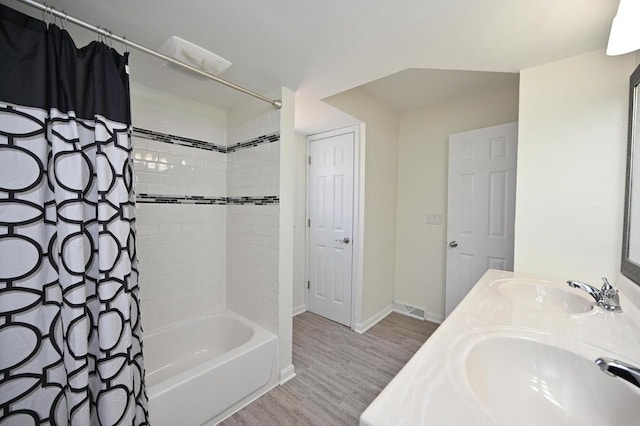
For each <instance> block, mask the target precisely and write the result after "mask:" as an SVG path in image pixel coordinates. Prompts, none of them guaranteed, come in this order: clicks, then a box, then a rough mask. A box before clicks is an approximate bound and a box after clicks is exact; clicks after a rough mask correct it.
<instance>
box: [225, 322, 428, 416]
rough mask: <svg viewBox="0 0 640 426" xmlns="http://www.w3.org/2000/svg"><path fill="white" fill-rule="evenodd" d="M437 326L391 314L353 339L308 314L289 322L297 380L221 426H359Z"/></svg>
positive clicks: (351, 333) (353, 334)
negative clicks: (375, 400)
mask: <svg viewBox="0 0 640 426" xmlns="http://www.w3.org/2000/svg"><path fill="white" fill-rule="evenodd" d="M437 326H438V325H437V324H434V323H431V322H428V321H419V320H416V319H413V318H409V317H407V316H404V315H400V314H398V313H395V312H394V313H392V314H390V315H389V316H387V317H386V318H385V319H383V320H382V321H380V322H379V323H378V324H376V325H375V326H374V327H372V328H371V329H369V330H368V331H367V332H366V333H364V334H357V333H356V332H354V331H352V330H351V329H349V328H347V327H345V326H343V325H340V324H337V323H335V322H333V321H330V320H328V319H326V318H323V317H321V316H318V315H315V314H312V313H310V312H305V313H303V314H301V315H298V316H296V317H294V319H293V365H294V366H295V369H296V377H295V378H293V379H292V380H290V381H288V382H287V383H285V384H284V385H282V386H278V387H276V388H274V389H272V390H271V391H269V392H268V393H267V394H265V395H263V396H262V397H260V398H259V399H257V400H256V401H254V402H253V403H251V404H250V405H248V406H247V407H245V408H243V409H242V410H240V411H238V412H237V413H235V414H234V415H233V416H231V417H229V418H228V419H227V420H225V421H223V422H222V423H221V425H223V426H238V425H250V426H253V425H260V426H263V425H264V426H269V425H278V426H279V425H296V426H298V425H322V426H328V425H357V424H358V420H359V417H360V414H361V413H362V412H363V411H364V409H365V408H366V407H367V406H368V405H369V404H370V403H371V402H372V401H373V400H374V399H375V397H376V396H377V395H378V394H379V393H380V391H382V389H383V388H384V387H385V386H386V385H387V383H389V382H390V381H391V379H392V378H393V377H394V376H395V375H396V374H397V373H398V371H400V369H401V368H402V366H404V364H406V362H407V361H408V360H409V358H411V356H412V355H413V354H414V353H415V352H416V351H417V350H418V349H419V348H420V346H422V344H423V343H424V342H425V341H426V340H427V338H428V337H429V336H430V335H431V334H432V333H433V332H434V331H435V329H436V328H437Z"/></svg>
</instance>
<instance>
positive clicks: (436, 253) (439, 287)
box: [394, 86, 518, 321]
mask: <svg viewBox="0 0 640 426" xmlns="http://www.w3.org/2000/svg"><path fill="white" fill-rule="evenodd" d="M517 120H518V87H517V86H514V87H513V88H511V89H503V90H500V91H496V92H492V93H487V94H484V95H481V96H476V97H471V98H467V99H462V100H457V101H455V102H451V103H447V104H441V105H437V106H434V107H429V108H425V109H420V110H416V111H410V112H407V113H404V114H402V115H401V116H400V125H399V136H398V192H397V213H396V236H395V238H396V240H395V241H396V243H395V246H396V249H395V276H394V282H395V292H394V295H395V296H394V300H395V301H396V302H398V303H403V304H406V305H410V306H414V307H418V308H421V309H424V310H425V312H426V314H427V318H428V319H431V320H435V321H438V320H442V319H443V318H444V296H445V278H446V272H445V271H446V255H447V244H446V236H447V221H446V219H447V170H448V155H449V154H448V153H449V148H448V147H449V135H450V134H452V133H458V132H464V131H468V130H473V129H478V128H482V127H489V126H493V125H498V124H503V123H509V122H513V121H517ZM427 213H434V214H440V215H442V225H426V224H425V215H426V214H427Z"/></svg>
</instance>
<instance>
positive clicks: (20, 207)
mask: <svg viewBox="0 0 640 426" xmlns="http://www.w3.org/2000/svg"><path fill="white" fill-rule="evenodd" d="M127 59H128V58H127V55H124V56H122V55H120V54H118V53H117V52H116V51H115V50H114V49H112V48H110V47H108V46H107V45H105V44H103V43H99V42H93V43H91V44H89V45H88V46H86V47H84V48H81V49H78V48H76V46H75V44H74V42H73V40H72V39H71V37H70V36H69V34H68V33H67V32H66V31H64V30H61V29H60V28H58V27H57V26H55V25H48V26H47V25H46V24H45V23H44V22H42V21H40V20H37V19H34V18H31V17H28V16H26V15H23V14H21V13H19V12H16V11H14V10H12V9H10V8H8V7H5V6H2V5H0V423H2V425H3V426H4V425H38V424H51V425H66V424H71V425H115V424H118V425H132V424H135V425H141V424H148V411H147V397H146V392H145V387H144V366H143V361H142V329H141V324H140V312H139V305H140V304H139V298H138V290H139V289H138V270H137V260H136V251H135V247H136V244H135V235H136V234H135V198H134V193H133V176H132V160H131V140H130V136H129V128H130V124H131V119H130V111H129V83H128V75H127Z"/></svg>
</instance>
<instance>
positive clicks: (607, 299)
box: [567, 277, 622, 312]
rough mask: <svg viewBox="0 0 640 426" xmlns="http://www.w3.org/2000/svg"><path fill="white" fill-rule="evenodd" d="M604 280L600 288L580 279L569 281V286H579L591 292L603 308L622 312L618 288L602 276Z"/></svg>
mask: <svg viewBox="0 0 640 426" xmlns="http://www.w3.org/2000/svg"><path fill="white" fill-rule="evenodd" d="M602 281H603V284H602V288H601V289H600V290H598V289H597V288H595V287H592V286H590V285H589V284H585V283H583V282H580V281H567V284H569V287H574V288H579V289H581V290H584V291H586V292H587V293H589V294H590V295H591V297H593V298H594V299H595V301H596V303H597V304H598V306H600V307H601V308H602V309H604V310H607V311H611V312H622V307H621V306H620V297H619V296H618V290H616V289H615V288H613V286H612V285H611V284H609V281H608V280H607V279H606V278H605V277H602Z"/></svg>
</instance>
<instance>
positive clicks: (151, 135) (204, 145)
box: [131, 127, 280, 154]
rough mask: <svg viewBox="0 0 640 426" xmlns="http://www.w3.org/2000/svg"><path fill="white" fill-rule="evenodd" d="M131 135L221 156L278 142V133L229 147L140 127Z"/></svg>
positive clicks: (135, 128) (134, 129) (133, 130)
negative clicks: (211, 152) (214, 152)
mask: <svg viewBox="0 0 640 426" xmlns="http://www.w3.org/2000/svg"><path fill="white" fill-rule="evenodd" d="M131 135H132V136H135V137H138V138H142V139H148V140H152V141H156V142H164V143H170V144H174V145H181V146H186V147H189V148H196V149H204V150H205V151H217V152H220V153H222V154H228V153H232V152H236V151H240V150H242V149H247V148H253V147H255V146H258V145H262V144H265V143H272V142H277V141H279V140H280V133H279V132H276V133H272V134H270V135H263V136H258V137H257V138H255V139H251V140H248V141H245V142H240V143H237V144H234V145H231V146H225V145H216V144H214V143H211V142H206V141H201V140H198V139H190V138H184V137H182V136H176V135H171V134H168V133H160V132H156V131H153V130H148V129H142V128H140V127H133V128H132V130H131Z"/></svg>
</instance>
